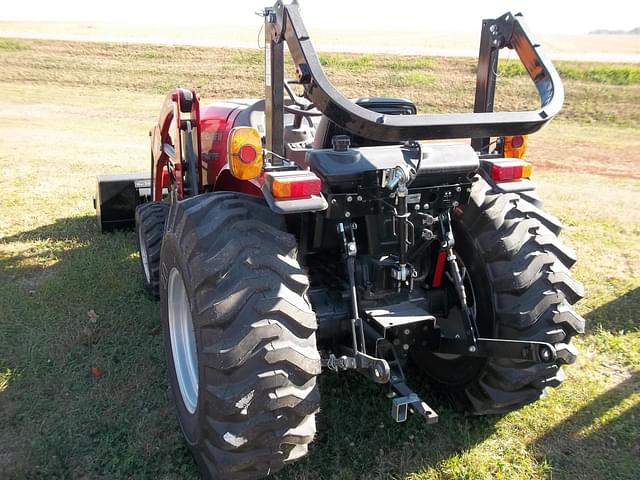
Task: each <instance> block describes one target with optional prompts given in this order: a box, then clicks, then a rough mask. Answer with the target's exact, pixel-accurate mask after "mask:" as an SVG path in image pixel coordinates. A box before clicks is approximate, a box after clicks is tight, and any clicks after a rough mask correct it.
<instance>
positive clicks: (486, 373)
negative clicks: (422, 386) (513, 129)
mask: <svg viewBox="0 0 640 480" xmlns="http://www.w3.org/2000/svg"><path fill="white" fill-rule="evenodd" d="M527 193H528V195H526V196H525V195H520V194H517V193H508V194H503V193H497V192H494V191H492V190H491V188H490V187H489V185H488V184H487V183H486V182H485V181H484V180H482V179H478V181H476V182H475V184H474V187H473V190H472V194H471V198H470V201H469V204H468V205H466V206H465V208H464V209H462V210H459V211H457V212H456V213H457V215H455V219H454V222H453V229H454V236H455V239H456V251H457V253H458V255H459V257H460V258H461V260H462V263H463V264H464V266H465V268H466V270H467V272H468V275H469V280H470V286H471V289H472V290H473V301H474V310H475V312H476V323H477V324H478V328H479V330H480V334H481V335H482V336H485V337H489V336H492V337H495V338H503V339H513V340H531V341H544V342H549V343H552V344H554V345H555V348H556V350H557V354H558V358H557V361H556V362H555V363H551V364H539V363H532V362H526V361H519V360H512V359H504V358H502V359H500V358H487V359H481V358H472V357H457V358H451V357H449V356H446V355H444V356H443V355H441V356H438V355H436V354H432V353H429V352H425V351H420V352H415V353H414V354H413V358H414V360H416V363H417V364H418V366H419V367H420V368H421V369H422V370H423V371H425V372H426V374H427V375H428V376H429V377H430V378H431V379H432V380H433V381H434V382H435V384H436V386H438V387H439V388H440V389H441V390H444V391H445V392H446V393H448V394H449V395H450V396H452V397H453V399H454V401H455V402H456V403H457V404H458V406H460V407H462V408H463V409H464V410H466V411H467V412H469V413H472V414H478V415H480V414H492V413H504V412H508V411H511V410H515V409H517V408H519V407H521V406H523V405H525V404H528V403H531V402H533V401H535V400H537V399H538V398H540V396H541V395H542V393H543V390H544V389H545V387H557V386H559V385H560V383H561V382H562V381H563V379H564V373H563V371H562V369H561V368H560V366H561V365H563V364H569V363H573V362H574V361H575V359H576V356H577V350H576V349H575V347H574V346H573V345H571V344H570V340H571V337H573V336H574V335H575V334H578V333H583V332H584V319H583V318H582V317H581V316H579V315H578V314H577V313H576V312H575V311H574V310H573V307H572V305H573V304H574V303H576V302H577V301H578V300H579V299H580V298H582V296H583V294H584V292H583V287H582V285H581V284H580V283H579V282H577V281H575V280H574V279H573V278H572V277H571V274H570V273H569V268H570V267H571V266H572V265H573V263H574V262H575V260H576V257H575V253H574V252H573V250H572V249H570V248H568V247H567V246H565V245H563V244H562V243H561V242H560V240H559V239H558V234H559V233H560V230H561V224H560V222H559V221H558V220H557V219H556V218H555V217H553V216H552V215H549V214H547V213H545V212H544V211H542V210H541V208H540V206H541V202H540V201H539V199H537V197H536V196H535V195H534V196H533V197H532V196H531V194H530V193H529V192H527ZM533 200H535V202H534V201H533ZM454 311H455V309H454ZM442 321H443V322H446V321H447V319H443V320H442Z"/></svg>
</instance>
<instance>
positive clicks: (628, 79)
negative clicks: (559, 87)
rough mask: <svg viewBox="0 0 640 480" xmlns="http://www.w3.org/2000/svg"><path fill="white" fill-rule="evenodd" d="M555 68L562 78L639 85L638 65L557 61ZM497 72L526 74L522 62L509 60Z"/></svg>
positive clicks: (506, 74) (512, 75)
mask: <svg viewBox="0 0 640 480" xmlns="http://www.w3.org/2000/svg"><path fill="white" fill-rule="evenodd" d="M556 68H557V69H558V73H559V74H560V76H561V77H562V78H563V79H564V80H579V81H584V82H594V83H607V84H610V85H640V66H638V65H606V64H605V65H603V64H581V63H575V62H558V63H557V64H556ZM498 74H499V75H500V76H503V77H506V78H512V77H522V76H525V75H526V71H525V69H524V67H523V66H522V63H520V62H519V61H515V60H511V61H504V62H501V63H500V64H499V66H498Z"/></svg>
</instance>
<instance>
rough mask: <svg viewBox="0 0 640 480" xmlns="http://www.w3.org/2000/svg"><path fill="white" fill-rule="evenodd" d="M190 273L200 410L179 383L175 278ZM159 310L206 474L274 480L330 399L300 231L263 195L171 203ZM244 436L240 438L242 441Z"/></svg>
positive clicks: (188, 434) (184, 419) (185, 417)
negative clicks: (320, 378)
mask: <svg viewBox="0 0 640 480" xmlns="http://www.w3.org/2000/svg"><path fill="white" fill-rule="evenodd" d="M173 268H177V269H178V270H179V272H180V273H181V275H182V278H183V281H184V283H185V289H186V292H187V295H188V297H189V300H190V304H191V314H192V319H193V323H194V330H195V340H196V342H195V343H196V350H197V358H198V365H199V367H198V389H199V394H198V399H197V404H196V407H195V411H194V412H193V414H190V413H189V412H188V411H187V409H186V407H185V404H184V402H183V399H182V396H181V393H180V389H179V386H178V383H177V377H176V373H175V366H174V361H173V356H172V349H171V340H170V334H169V325H168V311H167V308H168V305H167V280H168V278H169V274H170V272H171V271H172V269H173ZM161 272H162V273H161V286H160V297H161V318H162V324H163V329H164V335H165V349H166V352H167V360H168V373H169V381H170V384H171V387H172V392H173V397H174V400H175V404H176V407H177V414H178V419H179V421H180V426H181V428H182V431H183V433H184V435H185V438H186V441H187V443H188V444H189V446H190V448H191V450H192V452H193V454H194V457H195V458H196V460H197V462H198V464H199V465H200V468H201V471H202V473H203V474H204V476H205V477H206V478H213V479H225V480H235V479H249V478H264V477H265V476H267V475H268V474H270V473H274V472H276V471H278V470H280V469H281V468H282V467H283V466H284V465H285V464H286V463H288V462H291V461H293V460H296V459H298V458H300V457H302V456H303V455H305V454H306V452H307V447H308V445H309V443H310V442H311V441H312V440H313V437H314V435H315V431H316V423H315V414H316V412H317V411H318V409H319V406H320V394H319V390H318V387H317V385H316V376H317V375H318V374H319V373H320V355H319V353H318V350H317V346H316V334H315V332H316V328H317V325H316V317H315V314H314V312H313V310H312V309H311V306H310V304H309V301H308V299H307V294H306V293H307V289H308V286H309V282H308V279H307V276H306V275H305V273H304V272H303V270H302V269H301V268H300V266H299V264H298V261H297V243H296V240H295V237H293V236H292V235H290V234H288V233H286V231H285V225H284V219H283V217H282V216H280V215H276V214H274V213H273V212H272V211H271V210H270V209H269V208H268V207H267V206H266V205H265V203H264V201H263V200H262V199H259V198H256V197H251V196H247V195H242V194H238V193H231V192H216V193H210V194H203V195H198V196H196V197H193V198H190V199H187V200H184V201H181V202H176V203H174V204H173V205H172V206H171V210H170V212H169V217H168V220H167V228H166V233H165V237H164V240H163V245H162V258H161ZM238 439H239V440H238Z"/></svg>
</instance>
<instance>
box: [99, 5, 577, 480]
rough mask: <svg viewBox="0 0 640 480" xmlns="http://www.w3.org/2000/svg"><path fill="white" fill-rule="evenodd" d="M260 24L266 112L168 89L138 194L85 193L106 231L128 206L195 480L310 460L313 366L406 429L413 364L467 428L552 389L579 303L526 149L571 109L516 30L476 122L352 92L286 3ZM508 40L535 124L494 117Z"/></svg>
mask: <svg viewBox="0 0 640 480" xmlns="http://www.w3.org/2000/svg"><path fill="white" fill-rule="evenodd" d="M264 18H265V35H266V37H265V38H266V49H265V50H266V58H265V65H266V70H265V96H266V98H265V99H264V100H228V101H222V102H217V103H214V104H212V105H209V106H206V107H205V106H201V104H200V99H199V97H198V95H197V94H196V92H195V91H193V90H187V89H177V90H175V91H174V92H172V93H170V94H169V95H168V96H167V98H166V100H165V102H164V105H163V107H162V110H161V113H160V119H159V121H158V124H157V125H156V126H155V127H154V128H153V129H152V131H151V177H150V179H149V177H148V175H146V176H142V177H136V176H119V177H114V176H111V177H101V178H100V182H99V193H98V199H97V200H98V202H97V204H98V206H99V209H100V211H99V215H100V220H101V225H102V227H103V229H108V228H112V227H118V226H123V225H125V224H126V223H127V222H128V221H130V220H131V217H132V212H133V206H135V205H134V204H135V203H140V204H139V205H138V206H137V208H136V209H135V226H136V231H137V238H138V245H139V250H140V260H141V264H142V268H143V271H144V282H145V285H146V287H147V289H148V290H149V292H150V293H151V294H152V295H154V296H157V297H159V298H160V309H161V318H162V325H163V328H164V339H165V347H166V352H167V362H168V372H169V381H170V384H171V387H172V391H173V394H174V398H175V404H176V408H177V413H178V419H179V422H180V426H181V427H182V431H183V432H184V436H185V438H186V440H187V443H188V444H189V446H190V447H191V449H192V451H193V453H194V456H195V457H196V459H197V461H198V463H199V465H200V466H201V469H202V472H203V474H205V475H206V476H208V477H210V478H215V479H240V478H243V479H244V478H262V477H264V476H266V475H268V474H270V473H273V472H276V471H277V470H279V469H280V468H282V467H283V466H284V465H285V464H287V463H289V462H291V461H293V460H296V459H298V458H300V457H302V456H304V455H305V454H306V453H307V448H308V446H309V444H310V443H311V442H312V440H313V438H314V435H315V433H316V420H315V416H316V414H317V413H318V408H319V405H320V392H319V390H318V385H317V383H316V378H317V376H318V375H319V374H320V373H321V371H322V370H323V369H325V370H331V371H333V372H341V371H345V370H356V371H358V372H359V373H361V374H363V375H365V376H366V377H368V378H369V379H371V381H373V382H375V383H378V384H380V386H381V389H384V390H386V391H387V393H388V394H389V395H390V397H392V399H391V414H392V416H393V418H394V419H395V420H396V421H398V422H402V421H404V420H406V419H407V415H408V414H409V413H410V412H413V413H415V414H416V415H419V416H422V417H423V418H424V419H425V421H426V422H427V423H432V422H435V421H437V414H436V413H435V412H434V410H433V409H432V408H431V407H429V405H427V403H425V402H424V401H423V400H422V399H421V398H420V397H419V396H418V395H417V394H416V393H415V392H414V391H413V390H412V389H411V388H410V387H409V386H408V385H407V383H406V379H405V375H404V373H403V368H404V365H405V364H406V362H414V363H415V364H416V365H417V366H418V367H419V368H420V369H421V370H422V371H424V373H425V375H426V376H427V378H428V379H429V380H430V382H431V385H433V388H437V389H440V390H444V391H446V392H447V393H448V394H449V396H450V397H451V398H453V399H454V401H455V403H456V404H457V405H458V406H459V407H460V408H462V409H464V410H465V411H467V412H469V413H471V414H476V415H484V414H493V413H503V412H508V411H511V410H514V409H517V408H519V407H521V406H523V405H525V404H528V403H530V402H533V401H535V400H537V399H538V398H539V397H540V395H541V394H542V393H543V391H544V390H545V389H546V388H547V387H556V386H558V385H559V384H560V383H561V382H562V380H563V379H564V374H563V371H562V369H561V368H560V367H561V365H563V364H569V363H572V362H573V361H574V360H575V358H576V354H577V352H576V350H575V348H574V347H573V346H571V344H570V340H571V337H572V336H574V335H575V334H578V333H582V332H583V331H584V320H583V319H582V318H581V317H580V316H579V315H577V314H576V313H575V312H574V310H573V308H572V305H573V304H574V303H575V302H577V301H578V300H579V299H580V298H581V297H582V295H583V290H582V286H581V285H580V284H579V283H578V282H576V281H575V280H574V279H573V278H572V277H571V274H570V273H569V268H570V267H571V266H572V264H573V263H574V262H575V260H576V258H575V254H574V252H573V251H572V250H571V249H570V248H568V247H566V246H564V245H563V244H562V243H561V242H560V241H559V240H558V234H559V232H560V229H561V225H560V222H559V221H558V220H557V219H556V218H555V217H554V216H552V215H550V214H548V213H545V212H544V211H543V210H542V203H541V200H540V199H539V197H538V196H537V195H536V193H535V190H534V188H535V185H534V183H533V182H532V181H531V179H530V177H531V165H530V164H529V163H528V162H526V161H525V160H523V156H524V152H525V149H526V138H527V137H526V135H528V134H531V133H534V132H536V131H537V130H539V129H540V128H541V127H542V126H544V124H546V123H547V122H548V121H549V120H550V119H551V118H553V117H554V116H555V115H556V114H557V113H558V112H559V110H560V108H561V106H562V102H563V95H564V94H563V87H562V83H561V81H560V78H559V76H558V74H557V72H556V70H555V68H554V67H553V65H552V64H551V63H550V62H549V61H548V60H547V58H546V57H545V56H544V55H543V53H542V51H541V49H540V47H539V46H538V45H537V44H536V43H535V42H534V41H533V40H532V38H531V35H530V34H529V32H528V31H527V29H526V27H525V25H524V23H523V19H522V17H521V16H520V15H512V14H511V13H506V14H505V15H503V16H501V17H499V18H497V19H492V20H485V21H484V23H483V27H482V37H481V46H480V55H479V63H478V73H477V85H476V98H475V109H474V112H473V113H462V114H438V115H419V114H417V111H416V107H415V105H414V104H413V103H412V102H411V101H409V100H405V99H399V98H359V99H356V100H350V99H347V98H345V97H344V96H343V95H342V94H341V93H340V92H338V91H337V90H336V89H335V88H334V87H333V86H332V85H331V83H330V82H329V81H328V80H327V78H326V77H325V75H324V73H323V71H322V68H321V66H320V62H319V60H318V56H317V55H316V52H315V51H314V48H313V46H312V44H311V41H310V37H309V34H308V33H307V31H306V29H305V27H304V24H303V22H302V19H301V17H300V14H299V10H298V5H297V3H296V2H293V3H291V4H284V3H282V2H281V1H278V2H277V3H276V4H275V5H274V6H273V7H270V8H266V9H265V10H264ZM285 43H286V44H287V46H288V50H289V52H290V54H291V56H292V59H293V64H294V65H295V74H294V78H293V79H292V80H286V79H285V76H284V72H285V62H284V48H283V46H284V44H285ZM504 47H508V48H513V49H515V51H516V52H517V54H518V56H519V58H520V60H521V61H522V64H523V65H524V68H525V69H526V71H527V72H528V74H529V76H530V77H531V79H532V80H533V82H534V84H535V86H536V88H537V90H538V92H539V96H540V103H541V105H540V108H539V109H538V110H535V111H527V112H503V113H495V112H493V100H494V93H495V81H496V76H495V71H496V67H497V62H498V52H499V50H500V49H501V48H504ZM296 91H298V92H300V93H299V94H297V93H296ZM453 139H457V140H456V141H453ZM460 139H463V140H460ZM464 139H471V140H470V141H469V140H464ZM433 140H439V141H438V142H434V141H433ZM442 140H447V141H446V142H443V141H442ZM132 205H133V206H132ZM356 400H357V399H356Z"/></svg>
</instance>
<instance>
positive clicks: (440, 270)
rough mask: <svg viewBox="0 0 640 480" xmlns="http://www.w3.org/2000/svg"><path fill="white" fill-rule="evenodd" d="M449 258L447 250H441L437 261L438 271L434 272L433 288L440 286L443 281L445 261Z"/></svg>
mask: <svg viewBox="0 0 640 480" xmlns="http://www.w3.org/2000/svg"><path fill="white" fill-rule="evenodd" d="M446 260H447V252H446V250H440V252H439V253H438V260H437V261H436V271H435V272H434V274H433V283H432V284H431V285H432V286H433V288H438V287H439V286H440V284H441V283H442V274H443V273H444V263H445V261H446Z"/></svg>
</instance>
